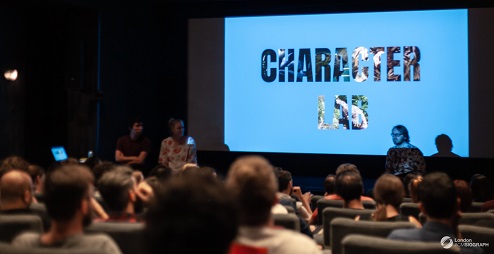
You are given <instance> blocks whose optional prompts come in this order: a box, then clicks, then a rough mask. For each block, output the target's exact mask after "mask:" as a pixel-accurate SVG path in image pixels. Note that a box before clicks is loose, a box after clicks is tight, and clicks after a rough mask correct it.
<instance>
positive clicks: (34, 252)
mask: <svg viewBox="0 0 494 254" xmlns="http://www.w3.org/2000/svg"><path fill="white" fill-rule="evenodd" d="M0 253H2V254H108V253H106V252H104V251H95V250H77V249H57V248H24V247H14V246H12V245H10V244H9V243H3V242H0Z"/></svg>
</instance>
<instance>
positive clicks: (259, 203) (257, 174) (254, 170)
mask: <svg viewBox="0 0 494 254" xmlns="http://www.w3.org/2000/svg"><path fill="white" fill-rule="evenodd" d="M225 184H226V187H227V188H228V191H229V192H230V193H232V194H233V196H234V198H235V200H236V201H237V204H238V207H239V219H240V228H239V233H238V235H237V238H236V239H235V241H234V244H233V246H234V247H235V248H237V247H238V248H241V247H242V246H247V247H252V248H262V249H264V250H265V251H266V253H270V254H278V253H299V254H304V253H321V250H320V249H319V247H318V246H317V244H316V243H315V241H314V240H313V239H312V238H309V237H308V236H307V235H304V234H301V233H299V232H295V231H293V230H287V229H283V228H276V227H274V221H273V217H272V214H271V207H272V206H273V205H275V204H277V203H278V198H277V195H276V192H277V191H278V184H277V181H276V178H275V174H274V172H273V166H272V165H271V164H270V163H269V162H268V161H267V160H266V159H264V158H263V157H261V156H243V157H240V158H238V159H236V160H235V161H234V162H233V163H232V165H231V166H230V169H229V171H228V174H227V177H226V182H225ZM234 253H235V252H234Z"/></svg>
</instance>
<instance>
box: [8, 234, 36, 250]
mask: <svg viewBox="0 0 494 254" xmlns="http://www.w3.org/2000/svg"><path fill="white" fill-rule="evenodd" d="M40 237H41V235H40V234H39V233H35V232H25V233H22V234H20V235H18V236H17V237H15V238H14V240H12V245H13V246H18V247H35V246H38V245H39V243H40Z"/></svg>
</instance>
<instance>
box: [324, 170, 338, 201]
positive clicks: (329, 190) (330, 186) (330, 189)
mask: <svg viewBox="0 0 494 254" xmlns="http://www.w3.org/2000/svg"><path fill="white" fill-rule="evenodd" d="M335 180H336V176H335V175H333V174H329V175H327V176H326V178H324V196H328V195H331V194H335V192H334V182H335Z"/></svg>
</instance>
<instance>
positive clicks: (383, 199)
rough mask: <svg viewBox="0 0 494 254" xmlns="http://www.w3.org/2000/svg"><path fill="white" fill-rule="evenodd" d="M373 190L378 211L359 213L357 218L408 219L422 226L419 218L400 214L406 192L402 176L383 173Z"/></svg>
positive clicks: (378, 219)
mask: <svg viewBox="0 0 494 254" xmlns="http://www.w3.org/2000/svg"><path fill="white" fill-rule="evenodd" d="M373 191H374V199H375V200H376V203H377V210H376V212H375V213H373V214H367V215H359V216H357V217H356V218H355V220H374V221H408V222H411V223H413V224H415V226H417V227H422V225H421V224H420V222H419V221H418V220H417V218H415V217H413V216H402V215H401V214H400V204H401V203H402V201H403V197H404V194H405V188H404V187H403V183H402V182H401V180H400V178H398V177H396V176H395V175H392V174H383V175H381V176H380V177H379V178H378V179H377V181H376V184H375V185H374V190H373Z"/></svg>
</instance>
